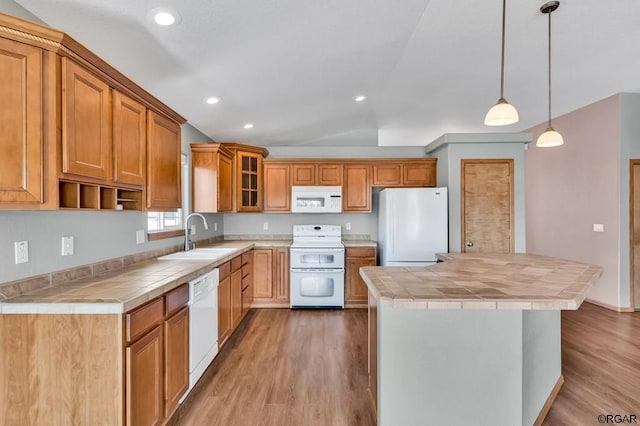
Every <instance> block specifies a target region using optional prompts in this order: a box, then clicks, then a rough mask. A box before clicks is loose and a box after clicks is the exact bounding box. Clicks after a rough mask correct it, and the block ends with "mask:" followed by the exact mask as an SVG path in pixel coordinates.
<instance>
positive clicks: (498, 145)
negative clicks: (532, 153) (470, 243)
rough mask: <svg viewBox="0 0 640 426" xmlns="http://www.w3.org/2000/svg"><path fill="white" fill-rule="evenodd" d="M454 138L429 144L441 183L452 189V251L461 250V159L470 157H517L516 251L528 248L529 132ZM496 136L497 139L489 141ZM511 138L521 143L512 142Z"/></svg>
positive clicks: (515, 161)
mask: <svg viewBox="0 0 640 426" xmlns="http://www.w3.org/2000/svg"><path fill="white" fill-rule="evenodd" d="M454 136H460V137H454V138H452V140H451V141H449V140H448V138H447V135H444V136H443V137H442V138H439V139H437V140H436V141H434V142H432V144H433V146H431V145H427V148H426V151H427V152H428V153H429V155H432V156H433V157H436V158H438V186H447V187H448V188H449V251H450V252H453V253H459V252H460V251H461V245H462V240H461V238H462V236H461V217H460V215H461V211H460V208H461V207H460V206H461V200H460V184H461V182H460V173H461V169H460V160H462V159H466V158H512V159H513V160H514V165H513V168H514V174H515V176H514V185H515V188H514V210H515V218H514V220H515V251H516V253H524V252H525V250H526V235H525V233H526V227H525V192H524V191H525V186H524V176H525V161H524V160H525V158H524V151H525V143H524V142H522V140H525V139H526V140H530V139H531V137H530V135H528V134H507V133H505V134H491V133H485V134H466V135H454ZM492 138H494V139H495V140H496V142H488V141H489V140H491V139H492ZM509 139H511V140H517V141H518V142H508V141H509Z"/></svg>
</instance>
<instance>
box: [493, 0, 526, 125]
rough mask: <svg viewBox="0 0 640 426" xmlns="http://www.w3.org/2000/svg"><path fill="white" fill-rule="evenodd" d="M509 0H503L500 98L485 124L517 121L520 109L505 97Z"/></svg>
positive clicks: (505, 123)
mask: <svg viewBox="0 0 640 426" xmlns="http://www.w3.org/2000/svg"><path fill="white" fill-rule="evenodd" d="M506 10H507V0H502V56H501V58H500V99H498V103H497V104H495V105H494V106H493V107H491V109H490V110H489V112H487V115H486V116H485V117H484V124H486V125H487V126H506V125H507V124H513V123H517V122H518V120H519V119H520V117H518V111H517V110H516V108H515V107H514V106H513V105H511V104H509V102H507V100H506V99H505V98H504V29H505V22H506Z"/></svg>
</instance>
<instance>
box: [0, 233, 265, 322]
mask: <svg viewBox="0 0 640 426" xmlns="http://www.w3.org/2000/svg"><path fill="white" fill-rule="evenodd" d="M262 243H264V242H262V241H261V242H260V244H262ZM269 243H271V245H274V244H275V242H273V241H270V242H269ZM211 247H223V248H232V249H234V250H233V251H230V252H229V253H226V254H224V255H221V256H219V257H217V258H215V259H208V260H194V259H189V260H184V259H182V260H158V259H151V260H147V261H144V262H140V263H135V264H133V265H131V266H128V267H126V268H124V269H120V270H117V271H113V272H107V273H104V274H101V275H98V276H94V277H89V278H84V279H79V280H75V281H70V282H67V283H64V284H61V285H59V286H56V287H48V288H45V289H42V290H37V291H33V292H30V293H26V294H23V295H20V296H16V297H13V298H10V299H6V300H3V301H2V302H0V313H2V314H63V313H64V314H113V313H116V314H117V313H124V312H128V311H130V310H132V309H134V308H136V307H138V306H140V305H142V304H144V303H145V302H147V301H149V300H152V299H154V298H156V297H158V296H161V295H162V294H164V293H166V292H168V291H170V290H172V289H174V288H176V287H178V286H179V285H181V284H183V283H185V282H188V281H190V280H192V279H194V278H196V277H197V276H199V275H202V274H204V273H206V272H209V271H211V270H212V269H214V268H216V267H217V266H219V265H221V264H223V263H225V262H228V261H229V260H231V259H232V258H234V257H236V256H238V255H239V254H242V253H244V252H246V251H249V250H251V249H252V248H253V247H254V242H253V241H224V242H222V243H219V244H213V245H211Z"/></svg>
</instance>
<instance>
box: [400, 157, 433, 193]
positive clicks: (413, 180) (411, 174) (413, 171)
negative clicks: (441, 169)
mask: <svg viewBox="0 0 640 426" xmlns="http://www.w3.org/2000/svg"><path fill="white" fill-rule="evenodd" d="M436 161H437V159H435V158H425V159H422V160H417V161H412V162H405V163H404V164H403V165H402V184H403V185H404V186H436Z"/></svg>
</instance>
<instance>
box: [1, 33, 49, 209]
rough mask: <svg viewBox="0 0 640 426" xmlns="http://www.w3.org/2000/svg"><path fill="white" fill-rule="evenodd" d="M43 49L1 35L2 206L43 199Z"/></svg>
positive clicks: (37, 201)
mask: <svg viewBox="0 0 640 426" xmlns="http://www.w3.org/2000/svg"><path fill="white" fill-rule="evenodd" d="M42 62H43V61H42V50H41V49H39V48H37V47H32V46H28V45H26V44H22V43H18V42H15V41H10V40H6V39H1V38H0V75H1V76H2V78H0V117H2V119H1V121H2V125H1V126H0V170H1V171H2V172H1V173H0V205H3V203H35V204H37V203H41V202H43V174H42V173H43V172H42V162H43V151H42V145H43V111H42V110H43V103H44V102H43V88H42V79H43V63H42Z"/></svg>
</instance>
